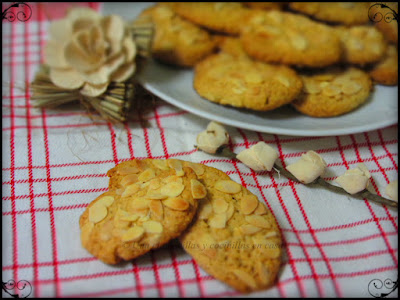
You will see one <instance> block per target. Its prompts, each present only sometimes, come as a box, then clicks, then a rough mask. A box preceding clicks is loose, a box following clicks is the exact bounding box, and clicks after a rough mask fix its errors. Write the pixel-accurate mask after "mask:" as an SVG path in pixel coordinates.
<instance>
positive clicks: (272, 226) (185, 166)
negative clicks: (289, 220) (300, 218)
mask: <svg viewBox="0 0 400 300" xmlns="http://www.w3.org/2000/svg"><path fill="white" fill-rule="evenodd" d="M107 175H108V176H109V177H110V182H109V191H108V192H106V193H104V194H102V195H100V196H99V197H98V198H96V199H95V200H94V201H93V202H92V203H90V204H89V206H88V207H87V209H86V210H85V212H84V213H83V214H82V216H81V218H80V221H79V224H80V228H81V241H82V245H83V246H84V247H85V248H86V249H87V250H88V251H89V252H90V253H91V254H92V255H94V256H96V257H97V258H99V259H100V260H101V261H103V262H105V263H108V264H117V263H118V262H120V261H121V260H131V259H134V258H136V257H139V256H140V255H143V254H145V253H147V252H149V251H150V250H152V249H156V248H158V247H161V246H162V245H164V244H166V243H168V242H169V241H170V240H172V239H174V238H177V237H179V240H180V242H181V244H182V246H183V248H184V249H185V250H186V251H187V252H188V253H189V254H190V255H192V256H193V258H194V259H195V260H196V262H197V263H198V264H199V265H200V266H201V267H202V268H203V269H204V270H206V271H207V272H208V273H210V274H211V275H213V276H214V277H215V278H217V279H219V280H221V281H223V282H225V283H227V284H229V285H230V286H232V287H234V288H235V289H237V290H239V291H242V292H249V291H255V290H261V289H265V288H267V287H269V286H271V285H272V284H273V283H274V281H275V279H276V276H277V273H278V270H279V267H280V264H281V254H282V250H281V243H282V240H281V233H280V230H279V227H278V225H277V223H276V220H275V218H274V216H273V215H272V214H271V212H270V211H269V210H268V208H267V207H266V206H265V204H263V203H261V202H259V200H258V198H257V197H256V196H255V195H253V194H252V193H251V192H249V191H248V190H247V189H246V188H244V187H243V186H241V185H240V184H238V183H236V182H234V181H232V180H231V179H230V178H229V176H228V175H226V174H225V173H224V172H222V171H220V170H218V169H215V168H212V167H207V166H204V165H202V164H196V163H191V162H186V161H181V160H175V159H168V160H158V159H144V160H132V161H127V162H123V163H121V164H119V165H117V166H116V167H114V168H113V169H111V170H109V171H108V173H107Z"/></svg>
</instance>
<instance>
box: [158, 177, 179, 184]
mask: <svg viewBox="0 0 400 300" xmlns="http://www.w3.org/2000/svg"><path fill="white" fill-rule="evenodd" d="M171 182H176V183H179V184H183V179H182V177H179V176H177V175H172V176H168V177H165V178H164V179H163V183H164V184H168V183H171Z"/></svg>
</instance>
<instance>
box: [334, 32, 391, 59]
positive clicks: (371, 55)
mask: <svg viewBox="0 0 400 300" xmlns="http://www.w3.org/2000/svg"><path fill="white" fill-rule="evenodd" d="M334 29H335V33H336V34H337V35H338V36H339V38H340V40H341V42H342V47H343V54H342V61H343V62H344V63H349V64H357V65H365V64H369V63H374V62H377V61H379V60H380V59H381V58H382V57H383V56H384V54H385V52H386V48H387V43H386V41H385V38H384V36H383V34H382V33H381V32H379V30H377V29H376V28H375V27H374V26H366V25H363V26H352V27H345V26H337V27H334Z"/></svg>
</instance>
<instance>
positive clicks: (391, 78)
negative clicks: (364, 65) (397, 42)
mask: <svg viewBox="0 0 400 300" xmlns="http://www.w3.org/2000/svg"><path fill="white" fill-rule="evenodd" d="M369 75H370V76H371V78H372V79H373V81H375V82H376V83H379V84H384V85H397V82H398V76H399V66H398V53H397V48H396V47H395V46H394V45H389V46H388V47H387V50H386V54H385V56H384V57H383V59H382V60H381V61H379V62H378V63H376V64H375V65H374V66H372V68H371V69H370V70H369Z"/></svg>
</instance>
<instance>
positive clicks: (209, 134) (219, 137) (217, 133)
mask: <svg viewBox="0 0 400 300" xmlns="http://www.w3.org/2000/svg"><path fill="white" fill-rule="evenodd" d="M196 141H197V148H198V149H200V150H202V151H204V152H207V153H210V154H214V153H216V152H217V150H218V148H219V147H221V146H222V145H226V144H228V142H229V134H228V132H227V131H226V130H225V128H224V127H223V126H222V125H220V124H218V123H217V122H214V121H212V122H210V123H209V124H208V125H207V129H206V130H204V131H202V132H200V133H199V134H198V135H197V139H196Z"/></svg>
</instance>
